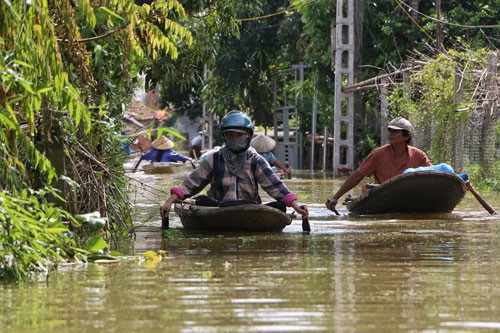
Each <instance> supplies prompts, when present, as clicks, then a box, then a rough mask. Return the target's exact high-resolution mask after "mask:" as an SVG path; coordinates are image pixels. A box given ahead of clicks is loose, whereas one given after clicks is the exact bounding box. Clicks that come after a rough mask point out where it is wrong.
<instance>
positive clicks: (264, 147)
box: [250, 134, 292, 179]
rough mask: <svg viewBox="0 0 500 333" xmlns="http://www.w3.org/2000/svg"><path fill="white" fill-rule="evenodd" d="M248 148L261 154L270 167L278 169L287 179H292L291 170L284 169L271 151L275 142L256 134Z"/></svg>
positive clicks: (265, 136)
mask: <svg viewBox="0 0 500 333" xmlns="http://www.w3.org/2000/svg"><path fill="white" fill-rule="evenodd" d="M250 146H251V147H253V148H254V149H255V150H256V151H257V152H258V153H259V154H261V155H262V156H263V157H264V158H265V159H266V161H267V163H269V165H270V166H274V167H276V168H278V169H279V170H280V171H281V174H287V176H288V179H291V178H292V168H287V167H285V165H284V164H283V163H281V162H280V161H279V160H278V159H277V158H276V156H275V155H274V153H273V149H274V147H276V141H274V139H273V138H271V137H269V136H267V135H264V134H258V135H257V136H255V137H254V138H253V139H252V141H250Z"/></svg>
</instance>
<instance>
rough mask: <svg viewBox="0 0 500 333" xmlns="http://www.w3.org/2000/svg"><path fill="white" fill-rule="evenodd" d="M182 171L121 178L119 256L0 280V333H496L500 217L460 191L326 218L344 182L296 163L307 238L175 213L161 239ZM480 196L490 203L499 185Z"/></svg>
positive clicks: (297, 231) (290, 229)
mask: <svg viewBox="0 0 500 333" xmlns="http://www.w3.org/2000/svg"><path fill="white" fill-rule="evenodd" d="M189 171H190V170H189V169H188V168H186V170H184V171H183V172H179V173H176V174H170V175H169V174H158V175H146V174H144V173H142V172H137V173H133V174H132V173H131V174H129V175H130V177H131V178H132V179H131V181H130V184H131V186H132V187H133V188H134V193H133V194H132V195H131V197H130V200H131V201H132V202H133V203H134V205H135V209H136V213H135V225H136V239H135V241H130V242H124V243H123V244H120V245H119V248H118V250H119V251H120V252H122V253H124V254H125V257H124V259H123V260H122V261H121V262H120V263H119V264H114V265H97V264H88V265H86V266H80V267H73V268H66V269H62V270H60V271H58V272H55V273H53V274H51V275H50V276H49V278H48V279H47V280H46V281H45V280H43V281H37V282H29V283H20V284H12V283H8V284H5V283H4V284H0V303H1V305H2V306H1V316H0V332H42V331H43V332H95V331H100V332H153V331H160V332H424V331H425V332H478V331H481V332H490V331H491V332H492V331H498V330H500V316H499V313H500V283H499V278H498V272H499V271H500V219H499V218H498V217H491V216H490V215H489V214H488V212H486V211H485V210H484V208H483V207H482V206H481V205H480V204H479V203H478V202H477V201H476V199H475V198H474V197H473V196H472V195H471V194H470V193H468V194H467V195H466V197H465V199H464V201H462V202H461V203H460V204H459V206H458V207H457V209H456V210H455V211H454V212H453V213H452V214H447V215H443V216H421V217H420V218H419V219H414V217H408V216H378V217H373V216H372V217H352V216H348V215H347V213H346V211H345V209H344V207H343V206H342V205H339V206H338V208H339V212H340V213H341V215H340V216H336V215H334V214H333V213H332V212H330V211H328V210H326V208H325V207H324V201H325V199H326V198H328V196H329V195H330V194H331V192H332V190H333V189H334V188H336V189H337V188H338V187H339V186H340V184H341V183H342V180H333V179H332V177H331V175H330V174H327V173H321V172H319V171H318V172H315V174H314V176H313V175H312V173H310V172H308V171H303V172H301V173H299V172H295V174H294V179H291V180H285V182H286V184H287V185H288V186H289V188H290V189H291V190H292V191H293V192H295V193H297V194H299V196H300V200H299V201H300V202H301V203H304V204H307V205H308V207H309V211H310V219H309V221H310V224H311V234H310V235H305V234H303V233H302V225H301V220H300V219H299V218H297V219H295V220H294V221H293V222H292V224H291V225H290V226H287V227H286V228H285V229H284V231H283V232H282V233H260V234H259V233H257V234H256V233H253V234H252V233H248V234H247V233H225V234H218V233H193V232H185V231H184V230H183V228H182V224H181V223H180V220H179V218H178V217H177V216H176V215H175V214H174V213H171V215H170V227H171V229H170V230H169V231H168V232H166V233H165V234H164V235H163V236H162V232H161V231H160V229H159V227H160V225H161V220H160V216H159V206H160V205H161V204H162V203H163V202H164V201H165V199H166V197H167V195H168V193H169V189H170V187H172V186H174V185H178V184H179V183H180V182H181V181H182V179H183V178H184V177H185V176H186V175H187V173H188V172H189ZM261 194H262V193H261ZM353 194H354V195H358V194H359V193H356V192H354V193H353ZM483 196H484V198H485V199H486V200H487V201H488V202H489V203H490V204H491V205H492V206H493V207H494V208H496V209H497V210H499V209H500V195H498V194H489V195H483ZM263 200H264V201H267V200H269V197H267V196H265V195H263ZM288 212H291V209H290V208H289V209H288ZM146 251H155V252H157V253H160V254H163V256H162V258H161V261H159V262H154V261H144V259H143V254H144V253H145V252H146Z"/></svg>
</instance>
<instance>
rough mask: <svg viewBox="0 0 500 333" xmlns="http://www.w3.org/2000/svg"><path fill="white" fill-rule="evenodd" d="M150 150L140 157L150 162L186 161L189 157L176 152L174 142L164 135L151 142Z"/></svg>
mask: <svg viewBox="0 0 500 333" xmlns="http://www.w3.org/2000/svg"><path fill="white" fill-rule="evenodd" d="M151 147H152V148H151V150H150V151H148V152H147V153H144V154H142V156H141V159H142V160H146V161H151V162H183V163H184V162H186V161H187V160H189V157H187V156H184V155H181V154H179V153H177V152H176V151H175V150H173V149H172V148H173V147H174V143H173V142H172V140H170V139H169V138H167V137H165V136H164V135H162V136H160V137H159V138H157V139H156V140H154V141H153V142H152V143H151Z"/></svg>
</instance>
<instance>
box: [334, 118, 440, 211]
mask: <svg viewBox="0 0 500 333" xmlns="http://www.w3.org/2000/svg"><path fill="white" fill-rule="evenodd" d="M387 134H388V140H389V143H388V144H386V145H383V146H382V147H379V148H376V149H374V150H373V151H372V152H371V153H370V154H369V155H368V157H367V158H366V159H365V160H364V161H363V162H362V163H361V165H360V166H359V168H358V169H357V170H356V171H354V173H353V174H352V175H351V176H350V177H349V178H348V179H347V180H346V181H345V182H344V183H343V184H342V186H341V187H340V189H339V190H338V191H337V192H336V193H335V194H334V195H333V197H331V198H330V199H328V200H327V201H326V208H328V209H330V210H331V211H335V206H336V205H337V203H338V201H339V199H340V198H341V197H342V196H343V195H344V194H345V193H347V192H348V191H350V190H351V189H353V188H354V187H355V186H356V185H358V184H359V182H361V180H362V179H363V178H364V177H369V176H371V175H373V176H374V177H375V184H382V183H383V182H385V181H387V180H389V179H391V178H392V177H395V176H398V175H400V174H402V173H403V171H405V170H406V169H407V168H417V167H421V166H430V165H432V163H431V161H430V160H429V158H428V157H427V155H426V154H425V153H424V152H423V151H422V150H420V149H418V148H415V147H413V146H410V143H411V137H412V136H413V125H412V124H411V122H410V121H409V120H407V119H405V118H402V117H398V118H395V119H393V120H391V122H390V123H389V125H388V126H387ZM375 186H376V185H375ZM371 187H372V186H371V185H369V184H368V185H367V186H366V187H365V188H364V190H368V189H369V188H371Z"/></svg>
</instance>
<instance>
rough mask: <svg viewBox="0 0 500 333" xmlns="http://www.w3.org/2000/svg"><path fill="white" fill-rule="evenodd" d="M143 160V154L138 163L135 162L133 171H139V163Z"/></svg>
mask: <svg viewBox="0 0 500 333" xmlns="http://www.w3.org/2000/svg"><path fill="white" fill-rule="evenodd" d="M141 162H142V156H141V157H140V158H139V160H138V161H137V163H135V165H134V168H133V169H132V173H133V172H136V171H137V168H138V167H139V164H141Z"/></svg>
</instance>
